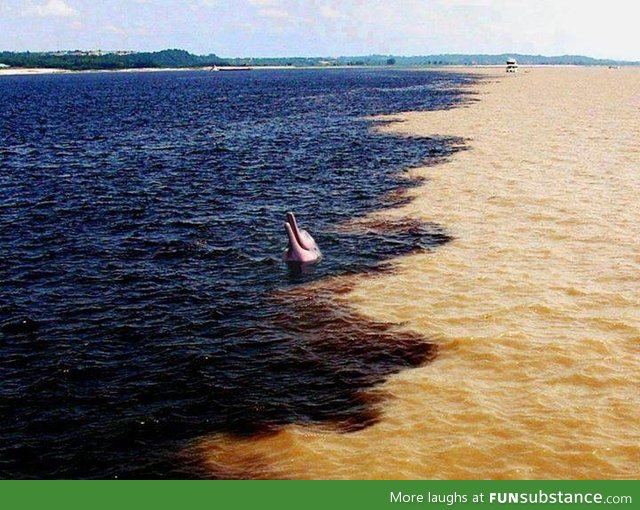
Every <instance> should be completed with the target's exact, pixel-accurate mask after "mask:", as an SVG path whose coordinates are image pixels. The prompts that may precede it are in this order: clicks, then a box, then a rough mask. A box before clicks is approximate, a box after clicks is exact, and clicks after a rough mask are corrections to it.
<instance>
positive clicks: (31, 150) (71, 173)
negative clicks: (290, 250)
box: [0, 70, 470, 477]
mask: <svg viewBox="0 0 640 510" xmlns="http://www.w3.org/2000/svg"><path fill="white" fill-rule="evenodd" d="M469 80H470V78H468V77H465V76H461V75H454V74H446V75H444V74H442V75H441V74H435V73H425V72H403V71H356V70H350V71H326V72H318V71H286V72H276V71H273V72H272V71H255V72H252V73H201V72H200V73H189V72H185V73H158V74H84V75H68V76H56V75H52V76H31V77H4V78H2V79H1V80H0V97H1V98H2V110H3V112H2V115H1V116H0V276H1V284H2V287H1V294H0V324H2V328H1V332H0V476H2V477H113V476H119V477H176V476H180V477H191V476H203V475H204V473H201V472H199V471H198V470H197V466H195V465H193V464H191V463H190V462H189V461H188V460H186V459H185V458H184V456H183V455H181V454H180V452H181V451H182V450H183V449H184V446H185V445H187V444H188V443H189V441H190V440H192V439H194V438H195V437H197V436H199V435H202V434H208V433H214V432H231V433H237V434H251V433H258V432H260V433H265V431H268V430H271V429H273V428H275V427H278V426H280V425H283V424H286V423H292V422H326V421H329V422H333V423H336V424H338V425H339V426H342V427H343V428H344V429H345V430H351V429H356V428H360V427H363V426H367V425H368V424H369V423H371V421H373V420H375V413H373V411H372V406H371V403H370V402H367V401H365V400H364V399H363V398H362V396H361V394H362V392H361V390H362V389H363V388H366V387H369V386H371V385H373V384H376V383H378V382H380V381H381V380H383V379H384V377H385V376H386V375H388V374H389V373H391V372H393V371H396V370H398V369H400V368H401V367H403V366H411V365H415V364H419V363H423V362H424V361H426V360H428V359H430V358H431V357H433V355H434V354H435V353H434V350H433V348H432V346H430V344H428V343H427V342H425V341H424V339H420V338H413V337H411V336H410V335H398V334H397V333H395V332H393V330H392V328H390V327H389V325H384V324H375V323H374V324H371V323H369V324H367V325H363V324H361V322H362V321H359V318H357V317H354V316H353V315H350V314H349V313H348V312H345V311H344V310H343V311H336V310H334V309H333V308H332V305H331V297H330V296H324V297H322V296H321V297H318V296H315V297H314V296H313V295H311V296H309V295H304V294H300V295H299V296H297V297H296V298H295V299H294V298H292V297H284V298H283V297H280V298H278V297H274V296H273V293H274V291H277V290H279V291H280V292H282V289H287V288H293V290H294V291H295V289H296V288H303V287H300V285H301V284H303V283H306V282H310V281H314V280H318V279H321V278H325V277H327V276H330V275H337V274H343V273H351V272H362V271H370V270H372V269H373V268H375V267H378V266H379V264H380V263H381V262H383V261H384V260H385V259H388V258H390V257H392V256H396V255H399V254H403V253H408V252H411V251H414V250H417V249H434V248H435V247H437V246H438V245H439V244H442V243H444V242H446V241H447V240H448V239H449V238H448V236H447V233H446V231H445V230H444V229H442V228H441V227H439V226H437V225H416V224H412V225H402V224H398V225H377V226H372V228H370V229H368V230H367V231H363V232H359V233H358V232H351V233H348V232H343V231H341V229H340V228H338V226H339V225H340V224H342V223H343V222H345V221H347V220H349V219H353V218H356V217H359V216H363V215H365V214H366V213H367V212H370V211H372V210H375V209H379V208H382V207H388V206H392V205H394V204H395V203H397V201H398V200H401V195H400V198H398V196H399V193H398V191H399V190H402V189H403V188H404V187H406V186H408V185H411V184H412V183H411V182H409V181H407V180H406V179H402V178H400V177H398V176H397V175H396V174H397V172H398V171H399V170H401V169H404V168H408V167H410V166H415V165H418V164H424V163H429V162H436V161H438V160H439V159H441V158H444V157H447V156H448V155H449V154H451V152H452V151H453V150H455V146H456V145H458V144H459V143H460V140H453V139H444V140H443V139H424V138H401V137H393V136H381V135H379V134H375V133H374V132H372V130H371V128H372V124H371V122H369V121H366V120H364V119H363V117H364V116H367V115H371V114H378V113H393V112H398V111H405V110H419V109H437V108H447V107H451V106H453V105H455V104H456V103H457V102H459V101H461V100H464V97H463V95H462V94H461V93H460V92H456V91H455V90H453V89H452V87H455V86H457V85H461V84H464V83H466V82H468V81H469ZM445 89H446V90H445ZM288 210H294V211H296V212H297V214H298V220H299V222H300V223H301V225H302V226H303V227H304V228H307V229H308V230H309V231H310V232H311V233H312V234H313V235H314V237H315V238H316V241H317V242H318V244H319V245H320V247H321V249H322V251H323V253H324V259H323V260H322V262H321V263H320V264H318V265H317V266H313V267H310V268H303V269H302V270H300V268H295V267H288V266H286V265H285V264H284V263H283V262H281V254H282V252H283V251H284V248H285V246H286V237H285V235H284V230H283V221H284V216H285V213H286V211H288Z"/></svg>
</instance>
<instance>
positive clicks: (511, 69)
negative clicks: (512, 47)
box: [507, 58, 518, 73]
mask: <svg viewBox="0 0 640 510" xmlns="http://www.w3.org/2000/svg"><path fill="white" fill-rule="evenodd" d="M507 72H508V73H517V72H518V62H517V61H516V59H515V58H510V59H507Z"/></svg>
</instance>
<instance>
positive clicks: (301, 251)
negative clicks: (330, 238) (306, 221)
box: [284, 212, 321, 262]
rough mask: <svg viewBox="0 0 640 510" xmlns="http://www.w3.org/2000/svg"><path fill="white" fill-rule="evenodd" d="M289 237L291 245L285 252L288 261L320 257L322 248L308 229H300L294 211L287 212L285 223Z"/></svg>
mask: <svg viewBox="0 0 640 510" xmlns="http://www.w3.org/2000/svg"><path fill="white" fill-rule="evenodd" d="M284 228H285V230H286V231H287V236H288V237H289V246H288V247H287V251H286V252H285V254H284V260H286V261H287V262H316V261H317V260H318V259H319V258H320V257H321V253H320V249H319V248H318V245H317V244H316V242H315V241H314V240H313V237H311V235H310V234H309V232H307V231H306V230H300V229H299V228H298V224H297V222H296V217H295V216H294V215H293V213H291V212H290V213H287V221H286V222H285V224H284Z"/></svg>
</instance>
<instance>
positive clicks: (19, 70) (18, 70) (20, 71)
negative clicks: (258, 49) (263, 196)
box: [0, 64, 634, 76]
mask: <svg viewBox="0 0 640 510" xmlns="http://www.w3.org/2000/svg"><path fill="white" fill-rule="evenodd" d="M552 67H553V68H558V67H559V68H563V67H569V68H571V67H588V68H591V67H592V68H606V67H607V66H606V65H585V64H530V65H526V64H525V65H521V66H520V69H528V68H531V69H533V68H552ZM619 67H621V68H622V67H634V66H619ZM502 68H504V65H499V64H486V65H460V64H452V65H442V66H371V65H363V66H354V65H344V66H252V67H250V69H251V70H252V71H261V70H263V71H273V70H295V69H298V70H300V69H307V70H308V69H314V70H330V69H389V70H394V69H395V70H398V71H402V70H417V71H439V70H447V69H469V70H471V69H502ZM244 69H246V68H243V67H229V68H227V70H244ZM179 71H182V72H187V71H202V72H210V71H211V67H209V66H207V67H164V68H160V67H142V68H127V69H87V70H70V69H58V68H38V67H9V68H3V69H0V76H35V75H43V74H89V73H162V72H179Z"/></svg>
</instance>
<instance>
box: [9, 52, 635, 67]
mask: <svg viewBox="0 0 640 510" xmlns="http://www.w3.org/2000/svg"><path fill="white" fill-rule="evenodd" d="M507 58H516V59H517V60H518V63H519V64H524V65H532V64H533V65H545V64H574V65H603V66H607V65H640V62H621V61H616V60H605V59H594V58H590V57H583V56H580V55H563V56H559V57H545V56H542V55H519V54H503V55H460V54H442V55H423V56H411V57H403V56H395V55H368V56H351V57H349V56H344V57H337V58H329V57H289V58H282V57H274V58H221V57H218V56H217V55H214V54H211V55H193V54H191V53H189V52H187V51H184V50H176V49H173V50H163V51H157V52H153V53H136V52H111V53H103V52H99V51H92V52H87V51H68V52H54V53H31V52H26V53H14V52H0V63H2V64H7V65H10V66H12V67H32V68H38V67H39V68H45V67H47V68H55V69H68V70H72V71H83V70H100V69H114V70H115V69H140V68H159V69H163V68H170V67H210V66H214V65H217V66H256V67H259V66H291V67H331V66H404V67H410V66H420V67H424V66H442V65H502V64H504V63H505V61H506V60H507Z"/></svg>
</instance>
